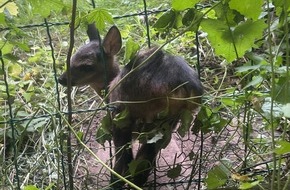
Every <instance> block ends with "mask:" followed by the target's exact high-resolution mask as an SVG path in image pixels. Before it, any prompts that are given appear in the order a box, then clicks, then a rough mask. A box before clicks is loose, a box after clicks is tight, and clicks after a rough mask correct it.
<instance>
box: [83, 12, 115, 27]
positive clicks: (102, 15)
mask: <svg viewBox="0 0 290 190" xmlns="http://www.w3.org/2000/svg"><path fill="white" fill-rule="evenodd" d="M86 19H87V20H86V22H87V23H93V22H95V23H96V26H97V28H98V29H99V30H100V31H102V30H104V29H105V27H106V24H107V23H109V24H113V23H114V19H113V17H112V15H111V14H110V12H109V11H108V10H107V9H102V8H97V9H94V10H93V11H91V12H90V13H89V14H88V15H87V16H86Z"/></svg>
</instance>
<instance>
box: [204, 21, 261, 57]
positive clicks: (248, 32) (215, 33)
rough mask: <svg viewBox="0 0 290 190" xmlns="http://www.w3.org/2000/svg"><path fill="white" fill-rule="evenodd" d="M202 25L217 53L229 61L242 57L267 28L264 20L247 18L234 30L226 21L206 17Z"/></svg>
mask: <svg viewBox="0 0 290 190" xmlns="http://www.w3.org/2000/svg"><path fill="white" fill-rule="evenodd" d="M201 26H202V29H203V30H205V31H206V32H207V33H208V39H209V40H210V42H211V45H212V46H213V47H214V49H215V52H216V54H218V55H220V56H222V57H224V58H225V59H226V60H227V61H228V62H232V61H234V60H235V59H236V58H239V57H242V56H243V55H244V54H245V52H246V51H247V50H249V49H250V48H252V47H253V46H254V44H255V40H256V39H259V38H261V37H262V34H263V30H264V28H266V24H265V23H264V20H258V21H251V20H247V21H246V22H243V23H241V24H239V25H238V26H236V27H235V28H233V29H232V30H230V29H229V27H228V26H227V25H226V23H224V22H222V21H219V20H216V19H204V20H203V21H202V22H201ZM235 48H236V49H235ZM236 51H237V52H236Z"/></svg>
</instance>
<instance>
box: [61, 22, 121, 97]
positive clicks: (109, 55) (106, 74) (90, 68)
mask: <svg viewBox="0 0 290 190" xmlns="http://www.w3.org/2000/svg"><path fill="white" fill-rule="evenodd" d="M87 34H88V36H89V39H90V42H89V43H88V44H85V45H83V46H82V47H80V48H79V49H78V50H77V52H76V53H75V54H74V55H73V56H72V58H71V62H70V71H71V85H72V86H83V85H90V86H91V87H92V88H93V89H94V90H95V91H96V92H97V93H98V94H100V93H101V90H102V89H104V88H106V87H107V86H108V84H109V83H110V81H111V80H113V79H114V78H115V77H116V75H117V74H118V73H119V65H118V64H117V63H115V61H114V57H115V55H116V54H117V53H118V52H119V50H120V49H121V46H122V40H121V34H120V31H119V30H118V28H117V27H116V26H112V27H111V28H110V30H109V31H108V33H107V35H106V36H105V38H104V40H103V41H102V40H101V38H100V35H99V31H98V29H97V28H96V26H95V24H90V25H89V26H88V30H87ZM59 83H60V84H62V85H64V86H66V85H67V84H68V82H67V71H65V72H64V73H63V74H62V75H61V76H60V77H59Z"/></svg>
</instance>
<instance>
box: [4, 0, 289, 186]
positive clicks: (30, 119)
mask: <svg viewBox="0 0 290 190" xmlns="http://www.w3.org/2000/svg"><path fill="white" fill-rule="evenodd" d="M92 2H93V1H90V0H82V1H78V2H77V13H76V15H77V19H76V26H77V27H76V30H75V45H74V46H75V47H79V46H80V45H81V44H84V43H85V41H86V40H87V37H86V34H85V30H86V29H85V28H86V25H87V24H88V23H91V22H93V21H95V22H96V24H97V26H98V28H99V29H100V31H101V34H104V33H105V32H106V29H108V28H109V27H110V26H111V25H112V24H116V25H118V27H119V28H120V30H121V33H122V37H123V42H124V44H125V45H123V49H122V50H121V52H120V53H119V60H120V62H121V63H122V64H126V63H127V62H128V60H129V58H130V57H131V55H132V53H134V52H135V50H136V49H138V48H139V47H142V48H143V47H146V46H147V45H148V38H147V28H146V17H145V16H144V14H140V13H141V12H143V11H144V1H130V0H121V1H109V0H108V1H103V0H95V1H94V4H95V8H94V7H93V3H92ZM146 5H147V10H148V11H150V12H149V13H150V14H149V16H148V23H149V34H150V40H151V42H152V44H157V45H160V46H163V45H164V47H163V48H164V49H165V50H166V51H169V52H172V53H174V54H178V55H181V56H183V57H184V58H185V59H186V60H187V61H188V62H189V63H190V64H191V65H192V66H195V67H196V68H197V69H198V70H199V71H200V76H201V80H202V82H203V84H204V86H205V89H206V90H205V91H206V92H205V95H204V98H203V99H204V104H203V105H202V108H201V111H200V112H199V114H198V115H197V118H196V121H195V124H194V127H193V128H192V131H191V132H193V133H198V132H199V131H202V134H203V135H204V136H206V135H214V137H213V138H215V140H213V141H215V142H213V144H212V145H211V148H210V149H204V150H203V152H201V153H202V154H203V155H202V157H201V159H202V161H201V164H203V163H204V164H206V163H207V162H211V163H213V162H216V163H217V164H216V165H211V167H210V168H208V167H209V166H206V165H204V167H202V165H201V166H200V167H201V168H202V170H204V171H202V172H203V176H204V178H203V181H202V185H203V186H205V187H206V188H207V189H217V188H219V187H237V188H240V189H250V188H252V187H255V188H257V189H272V190H273V189H275V190H276V189H288V188H289V186H290V185H289V183H290V176H289V165H290V158H289V153H290V136H289V135H290V133H289V131H290V122H289V118H290V80H289V79H290V72H289V64H290V55H289V53H290V47H289V44H290V43H289V38H290V36H289V27H290V24H289V23H290V15H289V13H290V0H272V1H270V0H255V1H253V0H244V1H241V0H219V1H210V0H204V1H198V0H182V1H180V0H172V1H169V0H168V1H162V2H161V1H158V0H148V1H146ZM159 10H162V11H160V12H158V11H159ZM71 13H72V2H71V1H68V0H45V1H43V0H29V1H21V0H15V1H13V0H0V62H1V67H0V74H1V80H0V106H1V109H0V163H1V164H0V176H1V178H0V189H6V188H7V189H18V188H23V189H26V190H32V189H62V188H64V186H68V185H67V184H65V183H64V181H66V182H67V181H69V180H71V179H68V169H67V168H68V166H67V164H66V155H67V154H68V155H69V154H70V151H69V150H70V149H67V146H68V140H67V138H66V137H67V136H68V135H69V131H71V130H73V131H74V132H75V133H73V134H75V135H76V136H74V135H73V136H72V139H73V140H72V141H73V142H75V141H76V140H75V139H76V138H79V139H83V138H84V139H85V137H86V135H87V134H86V126H87V125H89V124H90V123H92V120H93V119H92V118H93V117H92V116H95V115H97V116H98V117H100V115H103V114H104V112H103V111H100V110H97V111H94V112H92V111H90V110H92V109H95V108H99V107H104V102H102V103H103V104H101V105H100V104H99V102H100V101H98V97H97V96H96V95H95V94H94V93H93V92H92V90H90V89H86V87H83V88H74V89H73V91H72V93H71V94H72V95H71V97H72V109H73V112H74V114H73V120H72V123H73V124H72V125H71V127H70V128H68V127H67V126H68V123H69V121H67V114H66V113H65V112H66V111H67V110H68V105H67V104H68V102H67V98H66V88H64V87H61V86H59V85H58V83H57V77H58V76H59V75H60V73H62V72H63V71H64V70H65V67H66V66H65V63H66V56H67V52H68V48H69V45H70V44H69V43H70V38H69V23H70V22H71ZM134 13H136V15H134ZM138 13H139V14H138ZM132 14H133V15H132ZM128 15H129V16H128ZM130 15H131V16H130ZM197 36H198V38H197ZM197 41H198V43H199V44H198V45H197V43H196V42H197ZM197 54H198V56H197ZM85 89H86V90H85ZM84 110H85V111H87V112H84ZM105 118H106V119H104V120H103V121H102V122H103V124H104V123H105V122H109V121H107V120H108V118H107V117H105ZM187 118H188V119H189V118H191V116H190V115H188V114H187V116H184V118H183V120H184V121H185V123H186V122H187ZM98 124H99V122H98ZM100 125H101V124H100ZM228 127H230V128H231V129H232V130H233V131H234V132H233V133H230V135H228V136H227V138H226V140H225V142H224V143H223V144H222V146H221V147H220V149H219V151H218V154H216V155H215V156H212V155H211V153H212V152H213V151H214V149H215V148H217V147H216V144H218V143H217V142H219V140H220V139H221V137H222V135H224V133H225V129H226V128H228ZM102 130H103V131H100V130H99V131H98V133H97V134H98V136H97V137H96V138H97V139H99V142H101V143H104V142H105V140H108V139H109V138H110V137H109V136H102V137H100V136H99V135H101V134H106V132H107V131H106V130H107V129H102ZM185 131H187V130H184V129H183V130H179V132H180V134H181V135H182V136H184V134H185ZM237 133H238V134H239V135H240V137H241V138H240V139H238V140H236V139H235V135H236V134H237ZM200 134H201V133H199V135H200ZM231 141H235V142H236V143H237V147H238V148H239V149H240V151H239V153H238V154H239V155H238V156H237V155H236V157H235V158H237V159H236V160H233V157H231V156H229V155H227V153H228V152H223V151H224V150H226V149H227V148H228V147H229V146H230V145H231ZM75 144H77V145H76V146H74V147H73V153H72V157H73V160H74V164H76V163H77V162H76V161H75V160H77V158H78V156H79V155H80V153H81V152H82V151H83V150H84V144H80V143H75ZM196 146H198V145H196ZM233 148H236V146H235V147H233ZM227 151H228V150H227ZM89 154H91V155H92V157H94V155H93V153H92V152H89ZM193 154H196V155H192V154H191V155H187V156H189V157H190V160H192V163H196V162H194V159H196V157H198V156H200V151H199V152H198V153H197V152H194V153H193ZM62 156H64V157H62ZM131 166H132V165H131ZM132 167H133V166H132ZM180 167H181V166H180V165H178V164H177V165H175V166H171V168H170V170H169V171H168V174H167V176H168V177H169V178H171V179H174V178H177V177H178V176H179V175H181V168H180ZM197 167H198V166H197ZM190 168H194V167H190ZM256 170H258V171H257V172H256ZM193 177H194V178H197V175H195V176H193ZM77 183H78V182H75V186H76V187H81V185H79V184H77ZM86 187H87V186H86ZM83 188H85V187H84V186H83ZM95 188H96V187H95ZM87 189H89V188H88V187H87Z"/></svg>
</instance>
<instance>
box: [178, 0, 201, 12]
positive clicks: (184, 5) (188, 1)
mask: <svg viewBox="0 0 290 190" xmlns="http://www.w3.org/2000/svg"><path fill="white" fill-rule="evenodd" d="M198 2H199V0H182V1H180V0H172V8H173V9H174V10H177V11H183V10H185V9H190V8H193V7H194V5H195V4H196V3H198Z"/></svg>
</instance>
